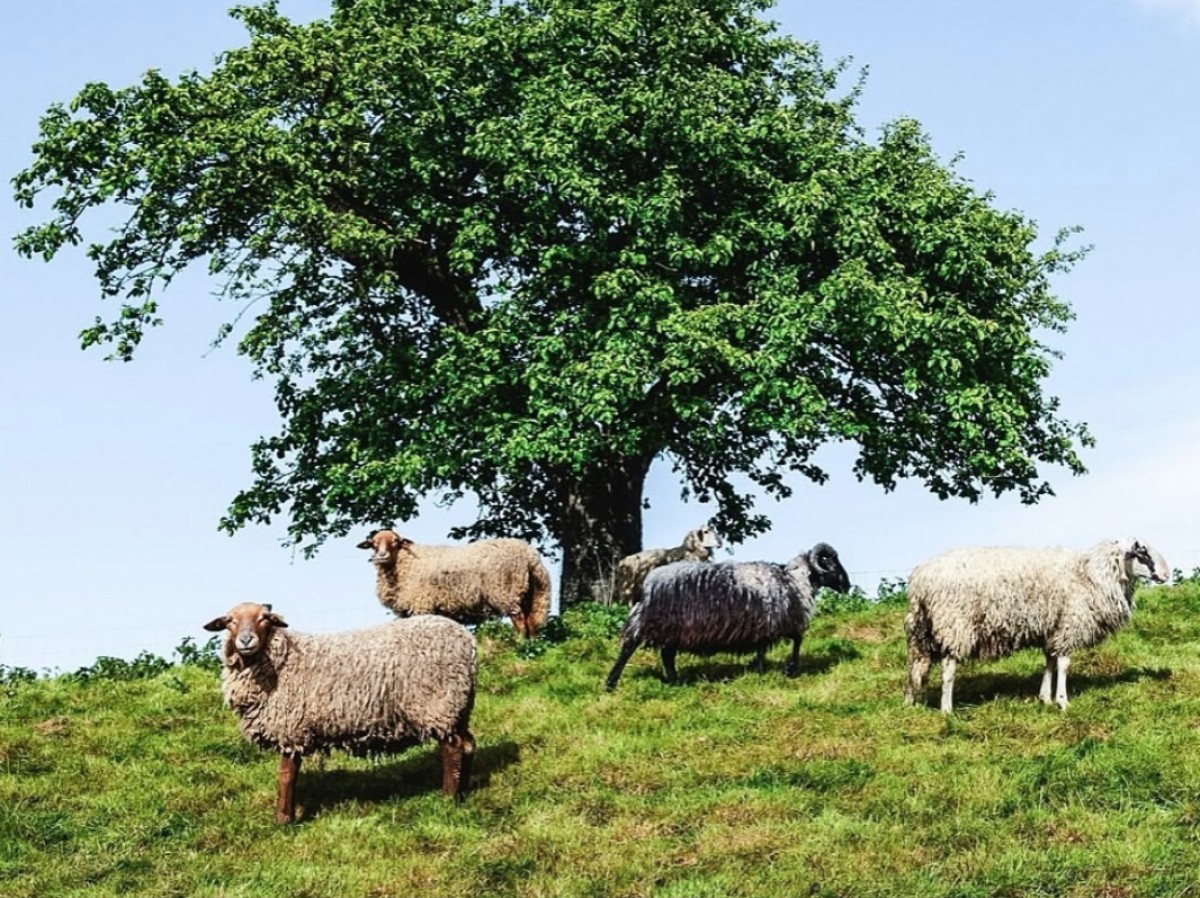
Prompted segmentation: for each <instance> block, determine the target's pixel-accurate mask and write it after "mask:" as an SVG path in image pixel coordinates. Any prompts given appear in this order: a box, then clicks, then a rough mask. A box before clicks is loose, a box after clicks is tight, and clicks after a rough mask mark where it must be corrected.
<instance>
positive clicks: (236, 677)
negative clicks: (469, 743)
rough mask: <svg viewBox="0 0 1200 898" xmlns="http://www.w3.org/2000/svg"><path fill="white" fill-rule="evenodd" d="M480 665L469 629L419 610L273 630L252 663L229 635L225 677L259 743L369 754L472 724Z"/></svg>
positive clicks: (245, 729) (247, 731)
mask: <svg viewBox="0 0 1200 898" xmlns="http://www.w3.org/2000/svg"><path fill="white" fill-rule="evenodd" d="M475 667H476V663H475V640H474V638H473V637H472V636H471V634H470V633H468V632H467V631H466V630H465V629H463V627H462V626H460V625H459V624H456V623H455V622H454V621H451V620H447V619H446V618H443V617H432V616H422V617H413V618H408V619H406V620H397V621H393V622H390V623H387V624H383V625H381V626H378V627H371V628H369V629H365V630H351V631H346V632H340V633H323V634H316V635H312V634H304V633H293V632H291V631H290V630H284V629H274V630H272V631H271V634H270V638H269V640H268V643H267V647H266V649H265V650H264V651H263V652H262V653H260V654H259V655H258V656H257V657H256V658H255V659H254V660H253V661H252V662H250V663H246V662H245V661H243V660H242V659H241V658H240V657H239V656H238V655H237V653H236V652H235V651H233V649H232V646H231V644H230V637H228V636H227V637H226V642H225V652H224V668H223V669H222V671H221V686H222V690H223V692H224V695H225V702H226V704H227V705H228V706H229V707H230V708H232V709H233V710H234V711H235V712H236V713H237V715H238V717H239V719H240V725H241V729H242V733H243V734H244V735H245V736H246V738H247V739H249V740H250V741H251V742H254V743H255V744H257V745H260V746H263V747H267V748H273V749H277V750H278V751H280V752H283V753H285V754H299V755H304V754H310V753H312V752H315V751H325V750H327V749H331V748H340V749H344V750H346V751H349V752H351V753H353V754H369V753H375V752H394V751H400V750H402V749H404V748H407V747H409V746H412V745H416V744H417V743H419V742H424V741H426V740H430V739H444V738H446V737H448V736H451V735H454V734H461V733H464V732H466V730H467V726H468V722H469V718H470V715H471V708H472V705H473V704H474V697H475Z"/></svg>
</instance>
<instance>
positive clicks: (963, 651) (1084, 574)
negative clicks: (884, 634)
mask: <svg viewBox="0 0 1200 898" xmlns="http://www.w3.org/2000/svg"><path fill="white" fill-rule="evenodd" d="M1138 576H1144V577H1149V578H1151V579H1153V580H1154V581H1156V582H1159V583H1163V582H1166V581H1167V580H1168V579H1169V577H1170V574H1169V569H1168V567H1167V562H1166V559H1165V558H1163V556H1162V555H1161V554H1159V553H1158V552H1157V551H1155V550H1154V549H1153V548H1151V547H1150V546H1149V545H1147V544H1146V543H1144V542H1141V541H1139V540H1136V539H1124V540H1105V541H1103V542H1100V543H1097V544H1096V545H1094V546H1092V548H1091V549H1089V550H1087V551H1086V552H1080V551H1077V550H1074V549H1064V548H970V549H957V550H954V551H951V552H946V553H944V554H942V555H938V556H937V557H935V558H932V559H930V560H929V561H926V562H924V563H923V564H921V565H918V566H917V567H916V568H915V569H914V570H913V572H912V575H911V577H910V578H909V581H908V603H909V611H908V614H907V615H906V616H905V618H904V629H905V632H906V633H907V634H908V682H907V684H906V685H905V689H904V703H905V704H906V705H911V704H913V703H914V702H916V701H917V699H918V697H919V696H920V695H921V694H923V692H924V688H925V678H926V676H927V674H928V673H929V668H930V665H931V664H932V663H934V662H937V661H940V662H941V665H942V706H941V707H942V711H943V712H945V713H950V712H951V711H953V710H954V673H955V668H956V666H957V663H958V662H959V661H966V660H968V659H972V658H980V659H993V658H1001V657H1004V656H1006V655H1011V654H1012V653H1013V652H1015V651H1017V650H1018V649H1023V648H1029V647H1033V646H1037V647H1040V648H1041V649H1042V651H1043V652H1044V653H1045V656H1046V667H1045V671H1044V673H1043V675H1042V688H1041V691H1040V692H1039V694H1038V697H1039V698H1040V699H1041V700H1042V701H1043V702H1046V703H1049V702H1050V700H1051V692H1052V686H1053V676H1054V671H1055V670H1056V669H1057V672H1058V688H1057V690H1055V691H1054V692H1053V695H1054V701H1056V702H1057V703H1058V705H1059V707H1061V708H1066V707H1067V667H1068V666H1069V664H1070V655H1071V652H1072V651H1074V650H1075V649H1077V648H1086V647H1087V646H1092V645H1095V644H1097V643H1098V642H1100V641H1101V640H1103V639H1104V638H1106V637H1107V636H1108V635H1109V634H1110V633H1113V632H1114V631H1116V630H1117V629H1119V628H1120V627H1122V626H1124V624H1125V623H1126V622H1127V621H1128V620H1129V616H1130V614H1131V613H1132V612H1133V590H1134V585H1135V584H1134V578H1135V577H1138Z"/></svg>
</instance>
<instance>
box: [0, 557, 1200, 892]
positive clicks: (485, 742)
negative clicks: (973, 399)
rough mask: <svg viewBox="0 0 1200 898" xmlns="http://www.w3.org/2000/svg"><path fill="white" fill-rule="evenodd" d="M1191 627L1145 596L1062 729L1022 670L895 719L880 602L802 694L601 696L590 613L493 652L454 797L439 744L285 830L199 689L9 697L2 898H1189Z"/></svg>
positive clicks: (601, 661)
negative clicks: (462, 784)
mask: <svg viewBox="0 0 1200 898" xmlns="http://www.w3.org/2000/svg"><path fill="white" fill-rule="evenodd" d="M279 610H281V611H282V612H283V613H284V614H285V615H286V613H287V609H286V608H280V609H279ZM1198 611H1200V578H1197V577H1193V578H1189V579H1188V580H1185V581H1184V582H1183V583H1181V584H1179V585H1176V586H1171V587H1160V588H1155V589H1144V590H1142V591H1141V592H1140V593H1139V595H1138V611H1137V613H1136V614H1135V616H1134V619H1133V622H1132V624H1131V625H1130V627H1129V628H1127V629H1126V630H1125V631H1123V632H1122V633H1120V634H1118V635H1117V636H1116V637H1115V638H1113V639H1111V640H1110V641H1108V642H1107V643H1105V644H1103V645H1101V646H1100V647H1098V648H1096V649H1093V650H1090V651H1087V652H1081V653H1079V654H1078V655H1077V656H1075V657H1074V658H1073V661H1072V667H1071V687H1072V704H1071V707H1070V708H1069V710H1068V711H1066V712H1065V713H1063V712H1060V711H1058V710H1057V709H1055V708H1047V707H1044V706H1041V705H1039V704H1037V703H1036V701H1034V695H1035V693H1036V691H1037V687H1038V683H1039V680H1040V671H1041V655H1040V653H1036V652H1024V653H1021V654H1020V655H1018V656H1016V657H1014V658H1011V659H1008V660H1006V661H1004V662H1001V663H995V664H986V665H983V664H975V665H966V666H964V667H963V668H960V672H959V677H958V681H959V682H958V688H957V690H956V700H957V703H958V707H959V712H958V713H957V714H955V715H954V716H953V717H949V718H946V717H943V716H942V715H940V714H939V713H937V712H936V711H935V710H933V708H932V706H930V707H925V708H916V709H911V708H909V709H906V708H903V707H901V702H900V695H901V686H902V681H903V676H904V655H905V649H904V640H903V633H902V628H901V619H902V616H903V608H902V606H901V605H899V604H898V603H897V602H895V601H889V602H884V603H882V604H878V605H873V606H864V605H863V603H854V602H848V603H847V602H842V603H840V605H839V606H835V607H832V608H827V609H825V611H824V612H823V613H822V614H820V615H818V617H817V618H816V620H815V621H814V625H813V627H812V629H811V631H810V634H809V637H808V638H807V639H806V640H805V644H804V651H803V655H802V672H801V675H800V676H799V677H798V678H796V679H794V680H789V679H786V678H785V677H784V676H783V675H782V672H781V668H782V662H783V658H784V656H785V655H786V646H779V647H777V648H776V650H775V651H774V652H773V653H772V655H771V657H770V659H769V660H770V666H769V669H768V673H767V674H766V675H765V676H763V677H759V676H756V675H754V674H753V673H750V672H749V671H748V670H747V666H746V661H747V660H748V659H743V658H735V657H724V656H717V657H715V658H709V659H701V658H696V657H693V656H687V655H683V656H680V674H681V677H682V679H683V681H684V682H683V683H682V684H680V685H678V686H667V685H665V684H663V683H662V682H661V681H660V679H659V667H658V660H657V657H656V655H655V654H653V653H651V652H649V651H645V650H643V651H641V652H639V653H638V654H637V655H636V656H635V658H634V660H633V661H632V662H631V663H630V665H629V667H628V668H627V670H626V673H625V676H624V678H623V680H622V682H621V684H620V687H619V688H618V690H617V691H616V692H615V693H613V694H611V695H610V694H606V693H604V692H603V691H602V689H601V684H602V681H603V678H604V675H605V674H606V673H607V670H608V667H609V665H610V664H611V662H612V660H613V657H614V655H615V646H616V640H615V638H614V636H613V632H614V625H615V623H616V622H615V621H614V620H613V618H612V615H611V614H610V613H607V612H606V611H605V609H600V608H596V607H591V608H584V609H581V610H578V611H573V612H571V613H569V614H568V615H567V616H566V618H565V620H564V621H563V623H562V624H561V625H560V626H558V627H555V628H552V630H551V632H550V640H542V641H539V642H537V643H534V644H532V645H531V646H529V647H521V646H518V645H517V643H516V642H515V640H514V639H513V638H512V637H511V634H509V633H507V632H506V631H505V630H504V629H503V628H500V627H489V628H486V630H485V632H484V633H483V634H481V638H480V644H481V662H482V663H481V681H480V692H479V698H478V701H477V704H476V713H475V717H474V721H473V726H472V729H473V730H474V731H475V733H476V736H477V738H478V741H479V753H478V756H477V762H476V776H475V783H476V791H475V792H474V793H473V794H472V796H471V797H470V799H469V800H468V801H467V802H466V803H465V804H462V805H460V806H456V805H454V804H453V803H451V802H449V801H447V800H445V799H444V798H443V797H442V796H441V795H440V794H439V793H438V792H437V786H438V768H437V762H436V757H435V752H434V750H433V748H432V747H431V746H424V747H421V748H416V749H413V750H412V751H410V752H408V753H407V754H404V755H401V756H399V757H394V758H386V759H383V760H381V761H378V762H372V761H370V760H361V759H352V758H347V757H345V756H341V755H334V756H332V757H331V758H329V759H328V761H326V762H325V763H324V764H321V763H320V762H318V761H309V762H306V766H305V769H304V770H303V771H302V773H301V779H300V786H299V793H298V794H299V800H300V805H301V807H302V816H301V820H300V822H299V823H298V824H297V825H296V826H294V827H277V826H276V825H275V824H274V823H273V822H272V820H273V801H274V789H275V771H276V765H277V758H276V756H274V755H271V754H269V753H267V752H263V751H261V750H258V749H255V748H253V747H251V746H250V745H248V744H246V743H245V742H244V741H243V740H242V738H241V737H240V735H239V733H238V732H237V729H236V724H235V721H234V718H233V715H232V714H231V713H230V712H229V711H227V710H225V709H223V708H222V707H221V704H220V696H219V689H218V684H217V676H216V674H215V672H214V671H213V669H212V668H211V667H206V666H204V665H203V664H196V663H191V664H180V665H175V666H171V667H170V668H168V669H160V668H158V667H155V666H154V665H149V664H144V665H141V667H137V666H133V667H129V668H121V667H120V666H119V665H118V666H117V668H115V669H106V668H105V667H104V666H103V665H98V666H97V668H95V669H93V670H92V671H91V672H90V675H85V676H65V677H57V678H53V679H42V680H37V681H34V682H21V681H18V680H19V678H17V677H13V676H9V678H8V679H9V682H7V683H6V684H5V685H3V686H2V687H0V689H2V693H0V896H4V898H18V896H29V898H35V896H36V898H53V896H60V895H80V896H82V895H87V896H89V898H98V896H108V895H113V896H116V895H122V896H128V895H147V896H151V895H152V896H189V898H193V896H270V898H304V896H313V898H316V896H329V898H354V896H371V898H384V896H403V898H408V896H422V898H425V896H430V898H432V896H456V898H462V896H470V895H482V896H507V895H513V896H529V898H534V896H538V898H541V896H650V895H654V896H664V898H670V896H677V898H684V896H714V898H716V896H796V895H800V896H856V898H857V896H876V895H878V896H905V895H913V896H917V895H919V896H922V898H936V896H963V898H966V896H992V895H1011V896H1042V895H1045V896H1050V895H1064V896H1081V898H1082V896H1105V898H1126V896H1130V898H1132V896H1150V895H1154V896H1167V895H1192V894H1197V893H1200V730H1198V727H1200V652H1198V651H1197V639H1198V638H1200V615H1198V613H1197V612H1198ZM303 624H304V622H303V621H295V622H294V625H296V626H298V627H299V628H301V629H303ZM193 654H194V653H193ZM192 660H193V661H194V660H196V659H195V658H194V657H193V658H192ZM110 667H111V665H110ZM156 670H157V672H155V671H156ZM137 673H148V674H152V675H151V676H146V677H143V678H139V679H123V678H122V677H125V676H132V675H134V674H137ZM10 674H11V672H10ZM936 683H937V675H936V673H935V675H934V677H933V686H934V688H933V689H931V691H930V700H931V702H932V701H933V700H934V695H933V693H934V692H935V691H936Z"/></svg>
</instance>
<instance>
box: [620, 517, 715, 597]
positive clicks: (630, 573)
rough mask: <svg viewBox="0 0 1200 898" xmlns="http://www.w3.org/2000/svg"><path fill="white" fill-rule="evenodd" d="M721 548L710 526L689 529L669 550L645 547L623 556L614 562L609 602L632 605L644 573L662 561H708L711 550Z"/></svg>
mask: <svg viewBox="0 0 1200 898" xmlns="http://www.w3.org/2000/svg"><path fill="white" fill-rule="evenodd" d="M719 548H721V538H720V537H719V536H718V535H717V531H715V530H713V528H712V527H708V526H705V527H699V528H697V529H695V530H689V531H688V532H687V535H686V536H684V538H683V543H682V544H681V545H678V546H674V547H672V548H670V549H645V550H644V551H641V552H637V553H635V554H633V555H626V556H625V557H624V558H622V559H621V560H620V561H619V562H617V569H616V572H615V574H614V577H613V593H612V601H613V602H620V603H621V604H624V605H632V604H634V603H636V602H638V601H639V600H640V599H641V598H642V583H643V582H644V581H645V579H646V575H647V574H649V573H650V572H651V571H652V570H654V569H655V568H657V567H662V566H663V565H664V564H672V563H674V562H676V561H709V560H711V559H712V555H713V549H719Z"/></svg>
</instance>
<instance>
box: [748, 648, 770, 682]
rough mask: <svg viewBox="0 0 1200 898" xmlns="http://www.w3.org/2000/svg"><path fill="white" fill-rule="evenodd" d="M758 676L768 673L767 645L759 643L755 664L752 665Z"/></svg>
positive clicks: (755, 652) (755, 653) (755, 654)
mask: <svg viewBox="0 0 1200 898" xmlns="http://www.w3.org/2000/svg"><path fill="white" fill-rule="evenodd" d="M751 666H752V667H753V668H754V672H755V673H756V674H760V675H761V674H764V673H766V672H767V646H766V643H761V642H760V643H759V644H758V648H756V649H755V650H754V663H753V665H751Z"/></svg>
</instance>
